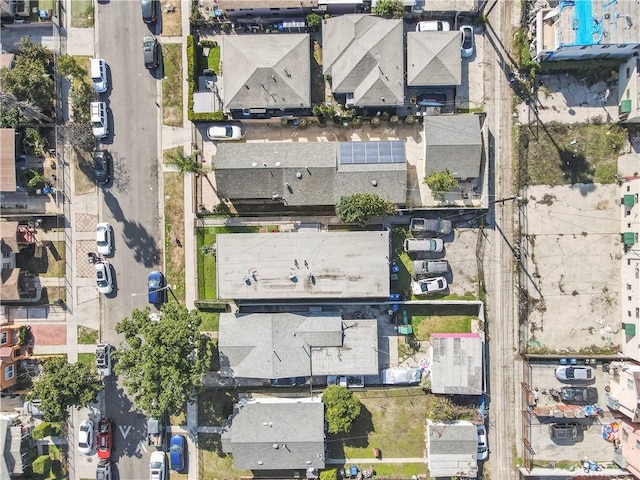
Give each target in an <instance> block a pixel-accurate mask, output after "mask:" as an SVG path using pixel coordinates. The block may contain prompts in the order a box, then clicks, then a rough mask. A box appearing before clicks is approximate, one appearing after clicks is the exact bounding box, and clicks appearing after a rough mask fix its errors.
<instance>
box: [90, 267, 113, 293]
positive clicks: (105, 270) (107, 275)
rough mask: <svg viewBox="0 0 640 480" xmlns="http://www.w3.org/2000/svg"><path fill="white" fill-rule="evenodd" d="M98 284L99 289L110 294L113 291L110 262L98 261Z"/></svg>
mask: <svg viewBox="0 0 640 480" xmlns="http://www.w3.org/2000/svg"><path fill="white" fill-rule="evenodd" d="M94 265H95V266H96V285H97V286H98V291H99V292H100V293H104V294H105V295H109V294H110V293H111V292H113V278H112V277H111V265H109V262H96V263H95V264H94Z"/></svg>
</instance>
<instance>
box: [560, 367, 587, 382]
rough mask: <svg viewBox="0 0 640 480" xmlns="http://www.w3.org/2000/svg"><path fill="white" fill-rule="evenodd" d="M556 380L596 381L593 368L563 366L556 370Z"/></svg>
mask: <svg viewBox="0 0 640 480" xmlns="http://www.w3.org/2000/svg"><path fill="white" fill-rule="evenodd" d="M556 378H557V379H558V380H562V381H564V382H572V381H582V382H588V381H591V380H594V379H595V370H594V369H593V367H579V366H575V367H574V366H568V365H567V366H562V367H558V368H556Z"/></svg>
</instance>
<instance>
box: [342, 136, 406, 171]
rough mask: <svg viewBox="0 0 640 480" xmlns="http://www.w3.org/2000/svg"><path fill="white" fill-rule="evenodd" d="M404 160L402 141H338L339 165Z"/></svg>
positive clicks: (403, 161)
mask: <svg viewBox="0 0 640 480" xmlns="http://www.w3.org/2000/svg"><path fill="white" fill-rule="evenodd" d="M405 161H406V158H405V154H404V143H403V142H399V141H394V142H340V164H341V165H349V164H351V165H363V164H369V165H372V164H377V163H378V164H379V163H405Z"/></svg>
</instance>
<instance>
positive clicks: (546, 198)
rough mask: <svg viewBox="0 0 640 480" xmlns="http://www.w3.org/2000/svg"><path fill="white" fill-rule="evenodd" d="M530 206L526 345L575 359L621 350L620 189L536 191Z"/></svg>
mask: <svg viewBox="0 0 640 480" xmlns="http://www.w3.org/2000/svg"><path fill="white" fill-rule="evenodd" d="M526 201H527V204H526V207H523V208H524V210H525V211H526V221H525V224H524V229H525V232H526V234H528V240H529V242H528V248H529V252H528V255H527V256H526V258H523V265H524V266H525V268H526V270H525V278H526V279H527V282H526V284H525V287H526V288H527V290H528V294H529V297H530V301H529V341H530V343H529V345H532V341H533V344H534V345H538V343H535V342H539V344H540V345H541V346H542V347H544V348H547V349H550V350H558V351H566V350H570V351H578V350H580V349H585V348H587V347H590V346H596V347H598V348H604V347H607V346H611V345H616V344H619V343H620V339H619V338H618V332H619V331H620V329H621V323H620V318H621V316H620V304H619V301H618V296H619V294H620V264H619V261H620V252H621V246H620V233H619V232H620V220H619V208H620V206H619V203H620V199H619V187H618V186H617V185H615V184H614V185H597V184H589V185H573V186H556V187H549V186H533V187H529V188H528V190H527V195H526ZM551 327H552V328H551Z"/></svg>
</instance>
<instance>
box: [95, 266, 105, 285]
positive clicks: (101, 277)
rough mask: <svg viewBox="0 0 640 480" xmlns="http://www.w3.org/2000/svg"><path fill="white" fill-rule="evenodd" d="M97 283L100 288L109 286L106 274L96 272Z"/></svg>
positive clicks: (99, 271) (100, 271)
mask: <svg viewBox="0 0 640 480" xmlns="http://www.w3.org/2000/svg"><path fill="white" fill-rule="evenodd" d="M96 281H97V282H98V286H99V287H106V286H107V278H106V277H105V275H104V272H103V271H102V270H98V271H96Z"/></svg>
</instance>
